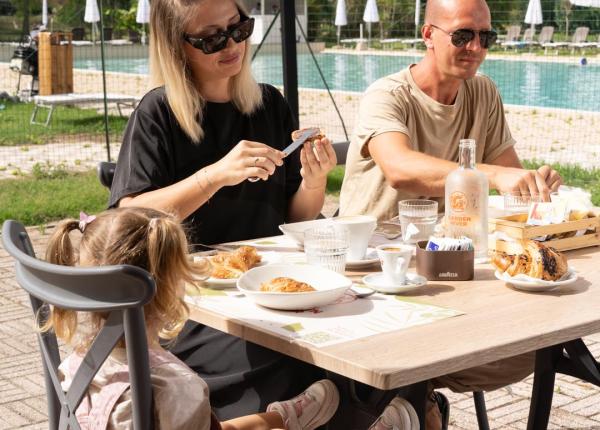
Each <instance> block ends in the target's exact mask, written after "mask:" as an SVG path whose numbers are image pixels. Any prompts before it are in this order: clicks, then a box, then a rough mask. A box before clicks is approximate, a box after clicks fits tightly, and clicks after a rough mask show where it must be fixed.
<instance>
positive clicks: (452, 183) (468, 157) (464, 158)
mask: <svg viewBox="0 0 600 430" xmlns="http://www.w3.org/2000/svg"><path fill="white" fill-rule="evenodd" d="M475 149H476V144H475V140H474V139H461V140H460V144H459V149H458V151H459V166H458V169H456V170H454V171H452V172H450V174H449V175H448V177H447V178H446V190H445V195H446V214H445V215H446V217H445V218H446V220H445V223H446V236H449V237H460V236H466V237H468V238H470V239H471V240H473V246H474V247H475V258H487V247H488V246H487V245H488V244H487V242H488V194H489V183H488V179H487V176H486V175H485V173H483V172H482V171H480V170H477V169H476V168H475V159H476V158H475Z"/></svg>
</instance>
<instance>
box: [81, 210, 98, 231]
mask: <svg viewBox="0 0 600 430" xmlns="http://www.w3.org/2000/svg"><path fill="white" fill-rule="evenodd" d="M95 219H96V215H88V214H86V213H85V212H83V211H81V212H79V230H80V231H81V232H82V233H83V232H84V231H85V228H86V227H87V225H88V224H89V223H91V222H92V221H94V220H95Z"/></svg>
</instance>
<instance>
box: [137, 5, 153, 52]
mask: <svg viewBox="0 0 600 430" xmlns="http://www.w3.org/2000/svg"><path fill="white" fill-rule="evenodd" d="M135 22H137V23H138V24H142V45H145V44H146V25H145V24H147V23H149V22H150V2H149V1H148V0H138V5H137V13H136V15H135Z"/></svg>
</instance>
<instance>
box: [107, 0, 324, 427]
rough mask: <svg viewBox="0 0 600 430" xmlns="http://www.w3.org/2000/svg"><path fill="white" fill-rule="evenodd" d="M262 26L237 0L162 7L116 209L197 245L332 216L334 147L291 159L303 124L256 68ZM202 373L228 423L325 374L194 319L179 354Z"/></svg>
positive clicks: (129, 133)
mask: <svg viewBox="0 0 600 430" xmlns="http://www.w3.org/2000/svg"><path fill="white" fill-rule="evenodd" d="M253 25H254V20H253V19H252V18H249V17H248V16H247V14H246V13H245V12H244V7H243V5H242V3H241V1H234V0H153V1H152V8H151V18H150V29H151V33H150V80H151V84H152V86H153V87H155V89H153V90H152V91H150V92H149V93H148V94H146V96H144V98H143V99H142V100H141V102H140V103H139V105H138V107H137V108H136V110H135V111H134V113H133V114H132V116H131V117H130V120H129V123H128V126H127V129H126V131H125V134H124V139H123V145H122V147H121V151H120V154H119V159H118V162H117V168H116V171H115V176H114V181H113V185H112V189H111V197H110V206H141V207H150V208H154V209H158V210H163V211H167V212H171V213H173V214H174V215H175V216H176V217H178V218H179V219H180V220H183V221H185V224H186V227H187V234H188V238H189V242H190V243H191V244H214V243H220V242H229V241H237V240H244V239H251V238H257V237H265V236H272V235H275V234H279V230H278V225H280V224H282V223H284V222H292V221H301V220H308V219H314V218H315V217H316V216H317V215H318V214H319V211H320V210H321V208H322V205H323V201H324V195H325V185H326V179H327V173H328V172H329V171H330V170H331V169H332V168H333V167H334V166H335V164H336V158H335V153H334V151H333V148H332V146H331V142H330V141H329V140H328V139H322V140H320V141H319V140H318V141H316V142H314V149H313V147H311V146H310V144H305V145H304V147H303V148H302V149H301V150H298V151H296V152H294V153H292V154H291V155H289V156H287V157H284V154H283V153H282V150H283V149H284V148H285V147H286V146H287V145H288V144H289V143H290V141H291V139H290V133H291V132H292V131H293V130H294V129H296V128H297V124H296V122H295V120H294V118H293V117H292V115H291V113H290V109H289V107H288V105H287V104H286V102H285V100H284V98H283V97H282V96H281V94H280V93H279V91H277V90H276V89H275V88H274V87H272V86H269V85H259V84H257V83H256V81H255V80H254V78H253V77H252V74H251V72H250V57H251V55H250V39H249V37H250V36H251V34H252V30H253ZM173 352H175V354H176V355H178V356H179V358H181V359H182V360H183V361H185V362H186V364H188V365H189V366H190V367H191V368H192V369H194V370H195V371H196V372H198V373H199V374H200V376H202V378H203V379H204V380H205V381H206V382H207V383H208V385H209V387H210V392H211V404H212V405H213V406H214V409H215V412H216V413H217V415H218V416H219V418H221V419H227V418H231V417H234V416H240V415H246V414H250V413H253V412H257V411H258V410H264V408H265V407H266V405H267V404H269V402H272V401H275V400H279V399H283V398H288V395H294V394H297V393H298V392H300V391H301V390H302V388H303V387H305V386H306V384H307V382H308V381H311V380H316V379H320V376H321V374H320V371H317V370H316V369H314V368H312V367H310V366H307V365H304V364H303V363H301V362H299V361H295V360H291V359H287V358H284V357H283V356H281V355H279V354H276V353H274V352H272V351H270V350H267V349H264V348H261V347H259V346H257V345H254V344H251V343H247V342H244V341H242V340H240V339H238V338H235V337H233V336H229V335H226V334H224V333H221V332H219V331H216V330H213V329H210V328H208V327H205V326H202V325H198V324H192V323H190V322H188V325H187V326H186V329H184V332H183V333H182V335H181V336H180V338H179V339H178V341H177V343H176V345H175V348H174V349H173Z"/></svg>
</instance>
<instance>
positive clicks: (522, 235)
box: [489, 213, 600, 252]
mask: <svg viewBox="0 0 600 430" xmlns="http://www.w3.org/2000/svg"><path fill="white" fill-rule="evenodd" d="M526 221H527V214H526V213H522V214H514V215H508V216H504V217H500V218H490V220H489V229H490V231H502V232H504V233H506V234H507V235H508V236H510V237H512V238H514V239H516V240H527V239H534V238H536V237H540V236H550V235H553V236H555V237H551V238H549V239H547V240H545V241H544V244H545V245H548V246H551V247H553V248H555V249H557V250H559V251H565V250H568V249H578V248H585V247H588V246H598V245H600V217H598V216H596V217H592V218H584V219H580V220H577V221H565V222H562V223H560V224H550V225H543V226H537V225H526V224H525V222H526ZM579 230H588V231H586V233H585V234H583V235H581V236H575V233H576V232H577V231H579ZM592 230H593V231H592ZM565 233H566V234H567V235H568V236H569V237H561V236H565ZM514 247H515V245H514V244H511V243H510V242H506V241H503V240H497V241H496V243H495V244H494V242H491V243H490V248H492V249H495V250H497V251H504V252H508V251H510V250H513V249H514Z"/></svg>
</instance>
